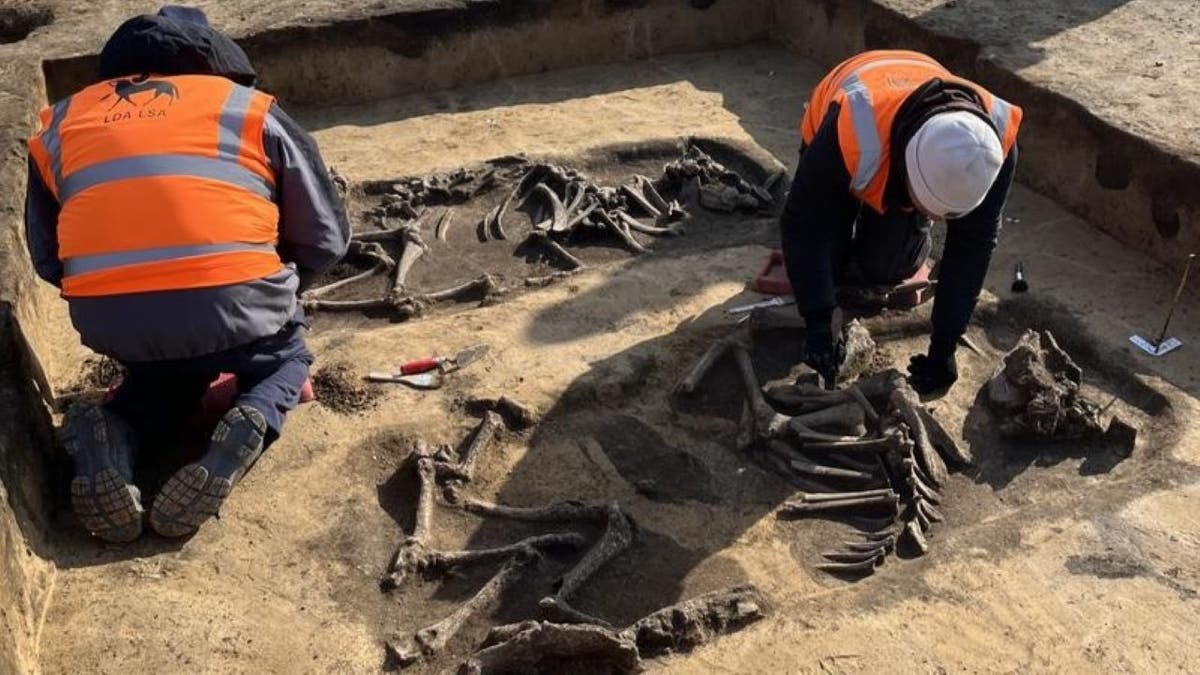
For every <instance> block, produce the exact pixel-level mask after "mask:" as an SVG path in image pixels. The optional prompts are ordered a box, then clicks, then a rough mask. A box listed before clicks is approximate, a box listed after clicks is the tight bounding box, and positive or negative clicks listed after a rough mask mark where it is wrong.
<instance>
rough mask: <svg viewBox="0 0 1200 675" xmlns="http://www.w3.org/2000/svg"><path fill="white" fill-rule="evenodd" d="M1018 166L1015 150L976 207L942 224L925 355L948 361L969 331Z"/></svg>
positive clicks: (1014, 149)
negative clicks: (943, 243) (943, 232)
mask: <svg viewBox="0 0 1200 675" xmlns="http://www.w3.org/2000/svg"><path fill="white" fill-rule="evenodd" d="M1016 168H1017V148H1016V147H1015V146H1014V147H1013V149H1012V152H1010V153H1009V154H1008V159H1006V160H1005V161H1004V164H1003V165H1002V166H1001V167H1000V173H999V174H998V175H997V176H996V182H995V183H993V184H992V187H991V189H990V190H989V191H988V193H987V196H986V197H984V198H983V203H981V204H980V205H979V206H978V207H976V209H975V210H974V211H972V212H970V213H968V214H967V215H965V216H963V217H962V218H959V219H957V220H951V221H949V222H948V223H947V224H946V246H945V248H944V249H943V252H942V265H941V272H940V273H939V275H938V289H937V298H936V300H935V301H934V305H933V336H932V339H931V341H930V348H929V355H930V358H931V359H933V360H936V359H937V358H938V357H950V356H953V354H954V349H955V346H956V345H957V343H958V338H959V337H961V336H962V334H963V333H964V332H965V331H966V329H967V323H968V322H969V321H970V320H971V314H972V313H973V312H974V311H975V303H976V302H977V301H978V300H979V292H980V291H981V290H982V289H983V282H984V279H985V278H986V277H987V271H988V266H989V265H990V264H991V261H992V251H994V250H995V248H996V240H997V238H998V237H999V235H1000V221H1001V219H1002V218H1003V217H1004V205H1005V203H1006V202H1008V192H1009V189H1010V188H1011V187H1012V182H1013V174H1015V173H1016Z"/></svg>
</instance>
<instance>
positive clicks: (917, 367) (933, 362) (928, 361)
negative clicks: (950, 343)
mask: <svg viewBox="0 0 1200 675" xmlns="http://www.w3.org/2000/svg"><path fill="white" fill-rule="evenodd" d="M957 381H958V364H956V363H955V361H954V353H953V352H951V353H949V354H937V353H935V352H934V351H933V350H930V353H929V355H928V356H926V355H925V354H917V355H916V356H914V357H912V358H911V359H909V361H908V382H909V384H911V385H912V388H913V389H916V390H917V393H918V394H928V393H930V392H935V391H941V390H943V389H949V388H950V386H951V385H953V384H954V383H955V382H957Z"/></svg>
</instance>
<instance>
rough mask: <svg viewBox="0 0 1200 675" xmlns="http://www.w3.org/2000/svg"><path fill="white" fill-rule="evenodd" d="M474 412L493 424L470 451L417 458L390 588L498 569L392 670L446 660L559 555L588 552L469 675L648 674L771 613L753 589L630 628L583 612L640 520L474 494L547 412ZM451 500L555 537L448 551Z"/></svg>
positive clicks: (503, 408)
mask: <svg viewBox="0 0 1200 675" xmlns="http://www.w3.org/2000/svg"><path fill="white" fill-rule="evenodd" d="M468 409H469V410H474V411H476V412H482V415H483V418H482V420H481V422H480V423H479V425H478V427H477V428H476V429H475V430H474V432H473V433H472V435H471V436H470V437H469V440H468V441H467V442H466V443H465V445H464V447H463V449H462V451H461V452H460V453H456V452H455V451H454V450H453V449H452V448H451V447H449V446H442V447H439V448H433V447H431V446H430V445H428V444H427V443H425V442H424V441H420V440H418V441H417V442H416V443H415V448H414V451H413V453H412V455H411V456H410V462H409V463H410V466H411V469H412V470H413V471H415V472H416V475H417V477H418V479H419V492H418V497H417V505H416V516H415V519H414V523H415V524H414V526H413V530H412V533H411V534H409V535H408V536H406V537H404V539H403V540H402V541H401V543H400V546H399V548H398V549H397V551H396V554H395V556H394V557H393V559H392V562H391V564H390V566H389V571H388V573H387V575H386V576H385V577H384V578H383V579H382V582H381V586H382V588H383V589H384V590H385V591H388V590H392V589H395V588H397V587H399V586H400V585H401V584H405V583H412V582H413V581H414V580H420V579H434V580H436V579H442V578H445V577H446V576H447V575H449V574H452V573H454V572H455V571H456V570H458V569H461V568H464V567H467V566H480V565H492V566H495V567H496V568H497V571H496V573H495V574H494V575H493V576H492V577H491V579H490V580H489V581H487V582H486V583H485V584H484V585H483V586H482V587H481V588H480V589H479V590H478V591H477V592H476V593H475V594H474V595H473V596H471V597H470V598H469V599H468V600H467V601H466V602H464V603H463V604H462V605H460V606H459V607H458V609H457V610H455V611H454V612H453V613H452V614H450V615H449V616H447V617H446V618H444V619H442V620H441V621H438V622H437V623H435V624H433V625H430V626H427V627H425V628H422V629H420V630H417V631H415V632H413V633H405V634H402V635H398V636H397V637H396V638H395V639H394V640H392V641H390V642H389V643H388V645H387V651H388V657H389V660H390V661H391V663H393V664H395V665H396V666H398V667H405V666H408V665H411V664H414V663H417V662H420V661H429V660H433V659H435V658H437V657H439V656H440V655H443V654H444V653H445V652H446V651H447V645H448V644H449V643H450V641H451V640H452V639H453V638H455V636H457V635H459V634H460V633H461V632H462V631H463V628H464V626H465V625H466V624H467V623H468V622H469V621H470V620H471V619H473V618H476V617H480V616H486V615H488V614H490V613H491V612H493V611H494V610H495V609H496V607H497V606H498V605H499V604H500V602H501V598H502V596H503V595H504V594H505V592H506V591H507V590H508V589H510V588H511V587H513V586H514V585H516V584H517V583H519V582H520V581H521V580H522V577H523V576H526V575H528V574H530V573H531V572H532V571H533V570H534V569H536V568H537V567H538V564H539V562H540V561H541V560H542V559H543V554H544V553H547V552H555V551H567V552H570V551H579V550H583V551H584V552H583V554H582V556H581V557H580V558H579V560H578V562H577V563H576V564H575V565H574V566H573V567H572V568H571V569H570V570H568V571H567V572H566V573H565V574H564V575H563V576H562V577H561V578H559V579H557V580H556V581H555V582H554V584H553V585H552V588H551V589H548V591H547V594H546V596H545V597H544V598H543V599H542V600H541V602H540V603H539V607H540V611H541V613H542V617H541V618H540V620H532V619H531V620H529V621H524V622H520V623H515V624H510V625H505V626H497V627H494V628H492V629H491V631H490V632H489V634H488V636H487V638H486V640H485V641H484V642H483V643H482V644H481V645H480V646H479V648H478V649H477V650H476V651H475V652H474V654H472V655H471V657H470V658H469V659H468V660H467V661H466V662H465V663H463V664H462V666H461V667H460V669H459V672H460V673H509V672H527V673H538V672H545V673H553V672H563V669H564V668H569V667H570V665H571V664H578V663H584V662H586V663H588V664H589V666H591V668H592V669H591V670H589V672H610V673H628V672H636V671H638V670H640V668H641V659H642V658H646V657H653V656H658V655H662V654H667V653H671V652H676V651H688V650H690V649H692V648H694V647H695V646H697V645H699V644H702V643H704V642H707V641H709V640H711V639H713V638H714V637H716V636H718V635H721V634H723V633H726V632H730V631H733V630H737V629H739V628H741V627H743V626H746V625H748V624H750V623H752V622H754V621H757V620H758V619H759V618H761V617H762V616H763V613H764V611H765V609H766V605H765V601H764V599H763V597H762V595H761V594H760V593H759V591H758V590H757V589H755V588H754V587H752V586H737V587H733V588H729V589H726V590H721V591H715V592H712V593H707V594H705V595H701V596H698V597H696V598H693V599H691V600H687V601H684V602H681V603H678V604H675V605H671V606H669V607H665V608H663V609H660V610H658V611H656V612H653V613H651V614H649V615H647V616H645V617H643V618H642V619H639V620H638V621H635V622H633V623H632V624H630V625H628V626H624V627H619V626H613V625H612V624H610V623H609V622H608V621H606V620H604V619H602V618H600V617H596V616H592V615H589V614H587V613H585V612H583V611H581V610H579V609H577V608H576V607H574V606H573V605H572V604H571V601H572V599H573V598H574V596H575V595H576V594H577V593H578V591H579V589H580V588H581V587H582V586H583V585H584V584H585V583H586V582H587V581H588V579H589V578H591V577H592V576H593V575H594V574H595V573H596V572H597V571H598V570H599V569H600V568H601V567H603V566H604V565H605V564H606V563H608V562H609V561H610V560H612V559H613V558H615V557H616V556H618V555H620V554H621V553H622V552H623V551H625V550H626V549H627V548H628V547H629V546H630V545H631V543H632V542H633V540H634V538H635V537H636V536H637V528H636V526H635V524H634V523H633V521H632V519H631V518H630V517H629V516H628V515H627V514H626V513H625V512H624V511H623V510H622V509H621V507H620V505H619V504H617V503H615V502H613V503H609V504H583V503H580V502H561V503H556V504H550V505H547V506H539V507H515V506H506V505H501V504H495V503H491V502H487V501H484V500H481V499H478V498H476V497H473V496H471V495H470V494H469V493H468V492H467V491H466V488H467V487H468V486H469V485H470V484H471V479H472V475H473V473H474V470H475V465H476V463H477V461H478V460H479V458H480V456H481V454H483V452H484V451H485V450H486V448H487V447H488V446H489V445H491V444H492V443H493V442H494V441H495V439H496V438H497V437H498V435H500V434H502V433H505V429H506V428H514V429H519V428H522V427H525V426H529V425H532V424H535V423H536V420H537V414H536V412H535V411H533V410H531V409H530V408H529V407H528V406H525V405H524V404H521V403H520V402H517V401H515V400H513V399H511V398H508V397H502V398H500V399H478V400H472V401H469V402H468ZM439 497H440V500H439ZM439 501H440V502H441V503H442V504H443V505H444V506H445V507H449V508H458V509H461V510H463V511H465V512H467V513H473V514H476V515H479V516H483V517H494V518H503V519H509V520H516V521H523V522H533V523H545V524H546V525H547V527H548V528H549V529H550V530H551V531H549V532H547V533H546V534H541V535H537V536H532V537H528V538H525V539H522V540H520V541H517V542H514V543H512V544H510V545H507V546H500V547H496V548H489V549H475V550H464V551H440V550H436V549H435V548H433V547H432V545H431V540H432V529H433V519H434V512H435V510H436V506H437V504H438V502H439ZM590 529H598V530H600V531H601V534H600V535H599V537H598V538H595V539H594V540H589V538H588V537H586V536H585V535H584V534H582V533H581V532H580V530H585V531H586V530H590ZM601 666H603V667H601Z"/></svg>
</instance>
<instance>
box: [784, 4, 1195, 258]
mask: <svg viewBox="0 0 1200 675" xmlns="http://www.w3.org/2000/svg"><path fill="white" fill-rule="evenodd" d="M775 13H776V17H777V19H776V21H775V22H774V38H775V39H776V40H778V41H780V42H782V43H784V44H786V45H788V46H790V47H791V48H792V49H794V50H795V51H797V52H798V53H799V54H802V55H804V56H807V57H809V58H812V59H815V60H817V61H819V62H822V63H825V64H827V65H833V64H834V63H836V62H838V61H840V60H842V59H844V58H845V57H847V56H849V55H850V54H853V53H854V52H856V51H859V50H862V49H880V48H888V49H915V50H918V51H923V52H926V53H929V54H931V55H933V56H934V57H936V58H938V59H939V60H941V61H942V62H943V63H945V64H946V65H947V66H948V67H950V68H951V69H952V70H954V71H955V72H956V73H958V74H960V75H963V76H964V77H968V78H970V79H972V80H974V81H976V82H979V83H980V84H982V85H984V86H985V87H987V88H988V89H990V90H991V91H993V92H995V93H996V94H998V95H1000V96H1002V97H1004V98H1006V99H1008V100H1010V101H1013V102H1014V103H1017V104H1018V105H1020V106H1022V107H1023V108H1024V110H1025V120H1024V122H1023V124H1022V127H1021V135H1020V146H1021V161H1020V165H1019V167H1018V180H1020V181H1021V182H1023V183H1025V184H1026V185H1028V186H1029V187H1031V188H1033V189H1034V190H1036V191H1038V192H1040V193H1042V194H1044V195H1046V196H1047V197H1050V198H1051V199H1053V200H1055V201H1056V202H1058V203H1059V204H1061V205H1063V206H1064V207H1066V208H1067V209H1068V210H1070V211H1071V212H1073V213H1074V214H1076V215H1078V216H1080V217H1082V218H1084V219H1086V220H1088V221H1089V222H1091V223H1093V224H1094V225H1096V226H1097V227H1099V228H1100V229H1101V230H1103V231H1104V232H1106V233H1108V234H1109V235H1111V236H1113V237H1114V238H1116V239H1117V240H1118V241H1120V242H1121V243H1123V244H1125V245H1127V246H1130V247H1132V248H1134V249H1136V250H1139V251H1142V252H1145V253H1147V254H1149V255H1151V256H1153V257H1154V258H1156V259H1157V260H1159V261H1161V262H1164V263H1167V264H1175V263H1178V262H1179V261H1180V260H1182V258H1183V257H1184V256H1185V255H1186V254H1187V252H1189V251H1194V250H1197V248H1200V192H1197V191H1196V190H1195V189H1193V188H1191V187H1189V186H1195V185H1197V184H1198V183H1200V164H1197V163H1196V162H1193V161H1190V160H1188V159H1186V158H1184V157H1183V156H1181V155H1179V154H1178V153H1175V152H1172V151H1170V150H1169V149H1167V148H1164V147H1161V146H1159V145H1157V144H1155V143H1154V142H1153V141H1150V140H1148V139H1146V138H1144V137H1141V136H1138V135H1136V134H1134V133H1130V132H1128V131H1126V130H1124V129H1121V128H1119V127H1117V126H1114V125H1113V124H1110V123H1108V122H1106V121H1104V120H1102V119H1100V118H1099V117H1098V116H1096V115H1095V114H1094V113H1092V112H1091V111H1089V110H1087V109H1086V108H1085V107H1084V106H1083V105H1081V104H1080V103H1078V102H1077V101H1075V100H1074V99H1072V98H1069V97H1068V96H1067V95H1065V94H1064V93H1062V92H1061V91H1058V90H1051V89H1049V88H1047V87H1043V86H1039V85H1038V84H1035V83H1033V82H1031V81H1029V80H1027V79H1025V78H1023V77H1022V76H1020V75H1018V74H1016V73H1015V72H1013V71H1012V70H1010V69H1007V68H1004V67H1002V66H1000V65H998V64H997V63H996V62H995V61H994V60H993V59H991V58H990V57H989V55H988V51H987V49H986V48H985V47H984V46H983V45H981V44H979V43H978V42H975V41H973V40H971V39H967V38H963V37H960V36H957V35H952V34H946V33H939V32H936V31H935V30H934V29H932V28H929V27H927V26H924V25H922V24H920V23H918V22H916V21H914V20H913V19H911V18H909V17H908V16H906V15H904V14H901V13H899V12H897V11H894V10H892V9H889V8H887V7H884V6H882V5H881V4H880V3H878V2H873V1H872V0H848V1H840V2H834V1H832V0H776V2H775Z"/></svg>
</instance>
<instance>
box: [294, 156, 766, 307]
mask: <svg viewBox="0 0 1200 675" xmlns="http://www.w3.org/2000/svg"><path fill="white" fill-rule="evenodd" d="M785 175H786V174H785V173H784V172H782V171H780V172H777V173H775V174H773V175H771V176H770V177H768V178H767V180H766V181H765V182H764V183H763V184H761V185H759V184H755V183H751V182H749V181H747V180H746V179H745V178H743V177H742V176H741V175H740V174H738V173H737V172H736V171H733V170H730V169H728V168H726V167H725V166H724V165H722V164H720V163H719V162H717V161H716V160H714V159H713V158H712V157H710V156H709V155H707V154H706V153H705V152H704V151H703V150H701V149H700V148H698V147H696V146H695V145H688V147H687V148H686V150H685V152H684V154H683V156H682V157H681V158H680V159H678V160H676V161H673V162H671V163H669V164H667V165H666V166H665V167H664V168H663V175H662V177H661V178H660V179H659V180H658V181H653V180H651V179H649V178H647V177H645V176H641V175H636V176H634V178H633V180H632V181H631V182H627V183H625V184H622V185H620V186H618V187H608V186H601V185H598V184H596V183H595V182H594V181H592V180H591V179H590V178H588V176H586V175H585V174H583V173H581V172H579V171H577V170H575V169H572V168H568V167H564V166H559V165H555V164H546V163H533V162H530V161H529V160H527V159H526V158H524V157H522V156H511V157H504V158H500V159H496V160H492V161H491V162H489V163H488V164H487V165H485V166H484V167H481V168H478V169H456V170H455V171H452V172H449V173H444V174H435V175H433V176H429V177H425V178H413V179H409V180H407V181H404V182H401V183H396V184H394V185H392V186H391V191H390V192H389V193H388V194H386V195H384V198H383V202H382V203H381V204H380V205H379V206H378V207H376V208H375V209H373V210H372V211H371V212H370V213H369V215H370V217H371V218H372V219H374V221H375V224H376V225H377V226H378V228H379V229H376V230H372V231H366V232H356V233H354V234H353V236H352V240H351V246H350V252H349V257H350V259H352V260H356V261H359V262H365V263H366V264H367V269H365V270H363V271H361V272H360V273H358V274H354V275H351V276H348V277H346V278H343V279H339V280H337V281H334V282H332V283H329V284H326V285H323V286H320V287H317V288H313V289H310V290H307V291H305V292H304V294H303V295H302V300H303V302H304V305H305V308H306V309H309V310H323V311H364V310H385V311H389V312H391V313H392V315H393V316H394V317H395V318H398V319H406V318H409V317H412V316H416V315H418V314H420V313H421V312H422V311H423V310H424V309H425V308H426V307H427V306H429V305H430V304H432V303H436V302H440V301H446V300H458V299H463V298H467V297H472V296H480V297H482V298H484V299H487V298H490V297H494V296H496V295H499V294H500V293H502V292H503V289H501V288H499V287H498V284H497V282H496V280H495V279H494V278H493V276H492V275H490V274H484V275H481V276H480V277H477V278H474V279H469V280H466V281H463V282H461V283H456V284H454V285H453V286H450V287H449V288H444V289H440V290H434V291H417V290H416V289H413V288H410V287H409V285H408V283H407V282H408V275H409V273H410V272H411V271H412V268H413V265H415V264H416V263H417V261H418V260H419V259H420V258H421V257H422V256H424V255H425V254H427V253H428V252H429V250H430V243H429V242H428V241H427V237H428V236H429V232H427V229H428V227H429V225H430V224H432V230H433V232H432V234H433V239H434V240H436V241H446V234H447V232H448V231H449V229H450V227H451V226H452V225H453V222H454V208H453V207H454V205H456V204H462V203H464V202H466V201H468V200H470V199H474V198H475V197H477V196H479V195H481V194H484V193H487V192H489V191H491V190H493V189H496V188H497V187H499V186H501V185H503V184H506V183H507V184H512V183H515V187H513V188H512V189H511V191H509V192H508V194H507V196H505V197H504V199H503V200H502V201H501V202H500V203H499V204H498V205H496V206H495V207H494V208H493V209H492V210H491V211H490V212H488V213H487V214H486V215H485V216H484V217H483V218H482V220H480V221H479V222H478V223H477V224H476V232H477V235H478V238H479V241H480V242H481V243H486V242H490V241H503V240H508V239H509V236H510V231H511V230H512V229H513V227H514V223H513V222H512V221H513V219H512V217H511V213H510V212H514V211H523V212H525V213H526V214H528V225H527V231H526V232H524V237H523V238H522V239H521V243H520V245H519V246H518V247H517V248H518V249H520V248H523V247H540V249H541V250H542V251H544V252H545V253H546V254H548V255H549V256H550V257H551V258H552V259H553V260H554V261H556V262H557V266H558V267H559V268H560V269H559V270H558V271H556V272H555V273H553V274H550V275H544V276H535V277H529V278H527V279H525V280H524V283H525V285H526V286H543V285H547V284H549V283H552V282H553V281H555V280H557V279H560V278H562V277H564V276H568V275H571V274H574V273H576V272H578V271H580V270H582V269H584V267H585V265H584V263H583V261H582V260H580V259H579V258H578V257H576V256H575V255H574V254H573V253H571V252H570V251H569V250H567V246H568V245H569V244H570V243H571V242H572V241H575V240H578V239H584V238H594V237H595V236H597V235H599V236H608V237H612V238H614V240H615V241H616V242H618V243H620V245H622V246H623V247H625V248H626V249H628V250H629V251H630V252H631V253H633V254H635V255H636V254H641V253H644V252H646V250H647V248H646V243H644V241H643V240H642V239H639V235H641V236H642V237H662V236H678V235H681V234H683V233H684V229H683V223H684V222H685V221H686V220H687V219H688V218H689V217H690V216H689V211H690V210H692V209H694V208H696V207H700V208H706V209H710V210H714V211H719V212H726V213H729V212H735V211H741V212H749V213H758V212H762V211H768V210H770V209H771V208H773V207H774V205H775V199H774V198H773V197H772V190H773V189H774V187H775V186H776V185H777V184H778V183H779V181H780V180H781V179H782V178H783V177H784V176H785ZM664 194H668V195H674V197H673V198H672V199H667V198H665V197H663V195H664ZM397 221H398V222H397ZM522 222H524V221H522ZM385 242H398V243H400V244H401V253H400V259H399V260H398V261H396V260H393V259H392V257H390V256H389V255H388V254H387V252H386V251H385V250H384V248H383V246H382V245H381V244H382V243H385ZM380 274H390V275H391V278H390V282H391V283H390V288H389V289H388V290H387V292H386V293H384V295H383V296H382V297H376V298H365V299H355V300H329V299H326V296H328V295H329V294H330V293H332V292H333V291H335V290H338V289H341V288H345V287H347V286H350V285H352V284H355V283H357V282H359V281H362V280H365V279H369V278H371V277H374V276H376V275H380Z"/></svg>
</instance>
